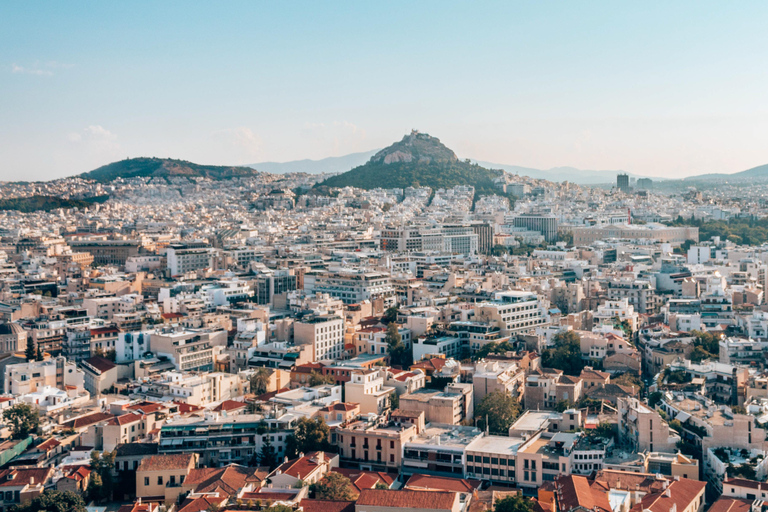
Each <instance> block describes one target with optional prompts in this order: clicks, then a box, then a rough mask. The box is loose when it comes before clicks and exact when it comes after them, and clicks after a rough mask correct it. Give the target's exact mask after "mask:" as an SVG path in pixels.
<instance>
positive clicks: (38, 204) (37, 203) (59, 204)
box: [0, 196, 109, 213]
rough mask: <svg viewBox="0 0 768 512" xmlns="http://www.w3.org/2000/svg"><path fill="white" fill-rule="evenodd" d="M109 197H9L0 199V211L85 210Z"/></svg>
mask: <svg viewBox="0 0 768 512" xmlns="http://www.w3.org/2000/svg"><path fill="white" fill-rule="evenodd" d="M107 199H109V196H96V197H86V198H84V199H64V198H63V197H56V196H29V197H9V198H7V199H0V210H16V211H19V212H22V213H30V212H38V211H44V212H49V211H51V210H57V209H59V208H87V207H89V206H91V205H93V204H97V203H103V202H104V201H106V200H107Z"/></svg>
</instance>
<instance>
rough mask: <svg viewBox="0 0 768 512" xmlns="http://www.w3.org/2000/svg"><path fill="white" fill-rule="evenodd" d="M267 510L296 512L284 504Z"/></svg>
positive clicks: (277, 504) (272, 511)
mask: <svg viewBox="0 0 768 512" xmlns="http://www.w3.org/2000/svg"><path fill="white" fill-rule="evenodd" d="M266 510H267V511H268V512H296V511H295V510H293V509H292V508H291V507H289V506H288V505H283V504H282V503H276V504H274V505H272V506H271V507H269V508H267V509H266Z"/></svg>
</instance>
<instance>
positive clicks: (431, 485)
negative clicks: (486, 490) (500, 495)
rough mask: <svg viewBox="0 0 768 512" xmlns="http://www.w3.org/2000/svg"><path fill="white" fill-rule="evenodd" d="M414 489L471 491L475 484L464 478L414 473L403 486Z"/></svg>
mask: <svg viewBox="0 0 768 512" xmlns="http://www.w3.org/2000/svg"><path fill="white" fill-rule="evenodd" d="M403 488H404V489H411V490H414V491H454V492H462V493H471V492H473V491H474V490H475V488H474V486H473V485H472V484H471V483H469V482H468V481H467V480H464V479H463V478H449V477H442V476H431V475H420V474H415V475H412V476H411V478H409V479H408V481H407V482H406V483H405V485H404V486H403Z"/></svg>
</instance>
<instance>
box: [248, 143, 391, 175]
mask: <svg viewBox="0 0 768 512" xmlns="http://www.w3.org/2000/svg"><path fill="white" fill-rule="evenodd" d="M377 151H379V150H378V149H373V150H371V151H364V152H362V153H350V154H348V155H344V156H331V157H328V158H323V159H321V160H293V161H290V162H261V163H258V164H250V165H249V166H248V167H253V168H254V169H256V170H258V171H261V172H268V173H270V174H288V173H291V172H305V173H307V174H324V173H340V172H346V171H348V170H350V169H352V168H353V167H357V166H358V165H363V164H364V163H365V162H367V161H368V159H370V158H371V157H372V156H373V155H374V154H376V152H377Z"/></svg>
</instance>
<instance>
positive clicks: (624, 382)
mask: <svg viewBox="0 0 768 512" xmlns="http://www.w3.org/2000/svg"><path fill="white" fill-rule="evenodd" d="M611 384H618V385H620V386H627V387H634V388H635V389H637V390H638V391H642V390H643V388H644V387H645V385H644V384H643V381H642V380H640V377H638V376H637V375H635V374H634V373H629V372H626V373H622V374H621V375H619V376H618V377H616V378H615V379H611Z"/></svg>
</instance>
